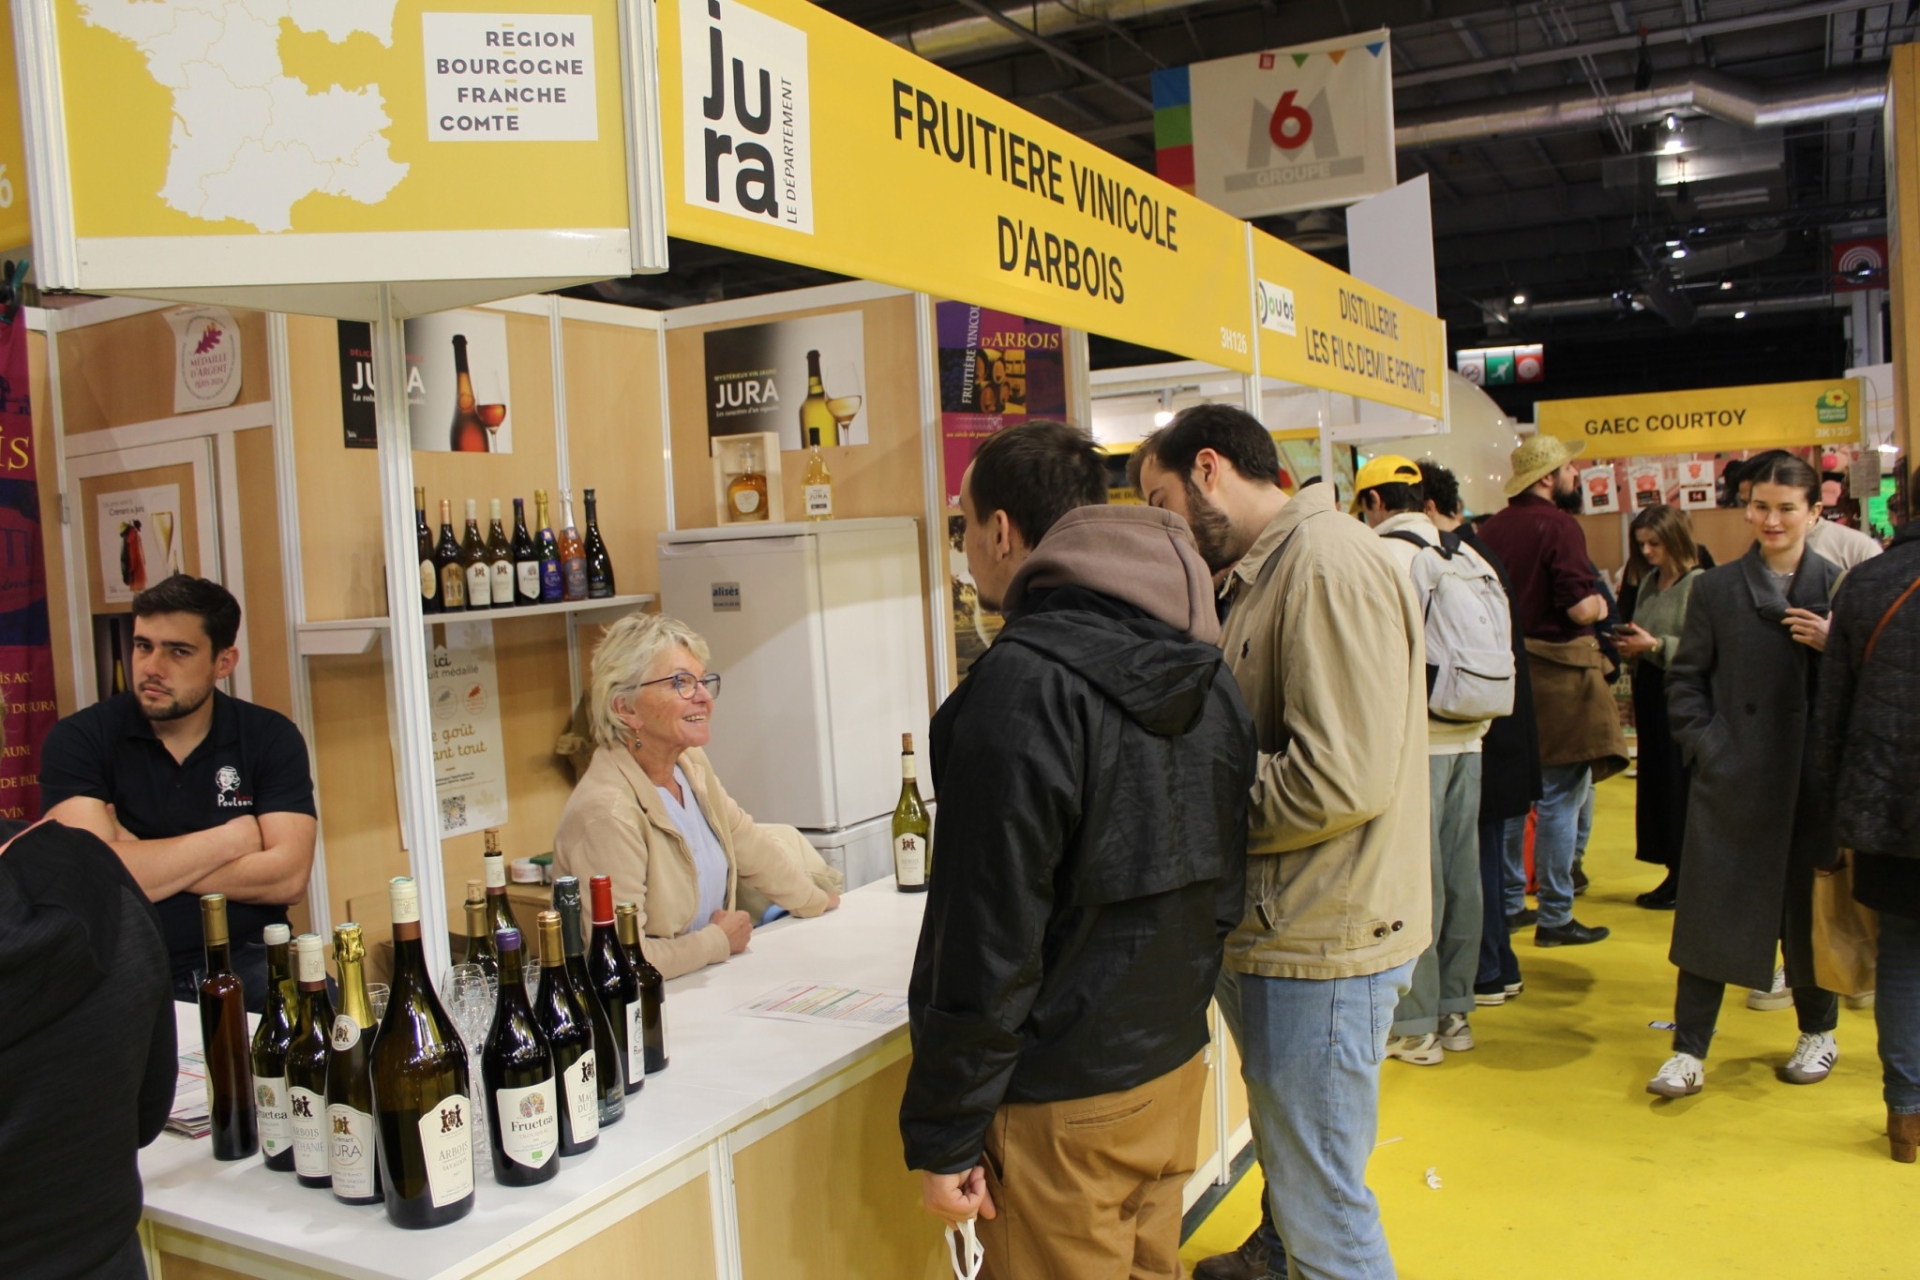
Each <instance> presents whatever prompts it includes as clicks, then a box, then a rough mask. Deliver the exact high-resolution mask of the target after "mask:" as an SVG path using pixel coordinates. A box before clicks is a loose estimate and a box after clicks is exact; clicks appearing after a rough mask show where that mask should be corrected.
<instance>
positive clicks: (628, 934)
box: [614, 902, 667, 1075]
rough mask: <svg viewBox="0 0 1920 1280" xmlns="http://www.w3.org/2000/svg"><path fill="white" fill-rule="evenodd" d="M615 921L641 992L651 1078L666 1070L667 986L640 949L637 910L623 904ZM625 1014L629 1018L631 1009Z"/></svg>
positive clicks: (645, 1050)
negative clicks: (654, 1074) (656, 1073)
mask: <svg viewBox="0 0 1920 1280" xmlns="http://www.w3.org/2000/svg"><path fill="white" fill-rule="evenodd" d="M614 918H615V919H616V920H617V921H618V922H619V929H620V945H621V946H622V947H624V948H625V949H626V952H627V961H628V963H630V964H631V965H632V966H633V976H634V979H635V981H636V982H637V984H638V985H639V988H640V1040H641V1048H642V1050H643V1053H644V1057H645V1071H646V1074H648V1075H652V1074H653V1073H654V1072H656V1071H664V1070H666V1066H667V983H666V980H665V979H664V978H663V977H661V974H660V971H659V970H658V969H656V968H654V967H653V961H651V960H649V959H647V953H646V951H645V950H644V949H643V948H642V947H641V946H640V908H639V906H637V905H636V904H634V903H631V902H623V903H621V904H620V905H619V906H617V907H615V908H614ZM627 1013H628V1016H629V1017H631V1016H632V1015H633V1011H632V1009H629V1010H628V1011H627Z"/></svg>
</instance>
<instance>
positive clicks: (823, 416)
mask: <svg viewBox="0 0 1920 1280" xmlns="http://www.w3.org/2000/svg"><path fill="white" fill-rule="evenodd" d="M815 431H818V432H819V433H820V442H821V443H822V444H827V445H838V444H839V443H840V423H839V421H838V420H837V419H835V418H834V416H833V410H831V409H829V408H827V389H826V386H825V385H824V384H823V383H822V382H821V381H820V353H819V352H818V351H809V352H807V398H806V399H805V400H802V401H801V402H800V439H801V441H802V442H805V441H807V440H809V439H811V438H812V435H813V433H814V432H815Z"/></svg>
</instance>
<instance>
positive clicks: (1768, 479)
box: [1647, 455, 1841, 1098]
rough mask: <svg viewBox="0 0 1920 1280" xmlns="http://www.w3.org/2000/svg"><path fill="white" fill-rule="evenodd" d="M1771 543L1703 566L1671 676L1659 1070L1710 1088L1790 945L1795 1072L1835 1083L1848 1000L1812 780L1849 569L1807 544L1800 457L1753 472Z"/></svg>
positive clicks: (1810, 517)
mask: <svg viewBox="0 0 1920 1280" xmlns="http://www.w3.org/2000/svg"><path fill="white" fill-rule="evenodd" d="M1753 481H1754V483H1753V489H1752V494H1751V497H1750V499H1749V501H1748V505H1747V522H1748V523H1749V524H1751V525H1753V526H1754V529H1755V531H1756V533H1758V535H1759V540H1758V541H1757V542H1756V543H1755V545H1754V546H1753V548H1752V549H1751V550H1750V551H1748V552H1747V554H1746V555H1745V556H1743V557H1741V558H1740V559H1739V560H1737V561H1735V562H1734V563H1732V564H1730V565H1725V566H1722V567H1721V568H1718V569H1714V570H1712V571H1711V572H1709V573H1706V574H1704V575H1702V576H1701V577H1700V578H1698V579H1697V580H1696V581H1695V583H1694V587H1693V598H1692V600H1691V601H1690V602H1689V606H1688V610H1687V620H1686V625H1685V627H1684V629H1683V631H1682V633H1681V639H1680V649H1679V652H1678V653H1677V654H1675V655H1674V659H1673V662H1672V664H1671V666H1670V667H1669V669H1668V673H1667V710H1668V715H1669V718H1670V720H1671V724H1672V729H1673V736H1674V739H1675V740H1676V741H1677V742H1679V744H1680V750H1681V752H1682V754H1683V755H1684V756H1685V757H1686V759H1687V762H1688V764H1689V765H1690V766H1691V767H1692V771H1693V786H1692V793H1691V796H1690V798H1689V803H1688V809H1687V829H1686V840H1685V844H1684V853H1683V856H1682V858H1681V861H1680V896H1679V906H1678V910H1677V912H1676V913H1675V918H1674V925H1673V948H1672V950H1671V951H1670V952H1669V957H1670V958H1671V959H1672V961H1673V963H1674V964H1675V965H1677V966H1678V967H1679V969H1680V977H1679V983H1678V990H1677V991H1676V994H1675V997H1674V1023H1675V1027H1676V1029H1675V1031H1674V1035H1673V1057H1671V1058H1670V1059H1668V1060H1667V1063H1666V1065H1665V1066H1663V1067H1661V1068H1660V1071H1659V1074H1657V1075H1655V1076H1654V1078H1653V1079H1652V1080H1651V1081H1649V1082H1648V1084H1647V1091H1648V1092H1649V1093H1654V1094H1659V1095H1661V1096H1663V1097H1671V1098H1677V1097H1684V1096H1686V1095H1688V1094H1694V1093H1698V1092H1700V1088H1701V1084H1702V1082H1703V1078H1704V1075H1705V1067H1704V1060H1705V1058H1706V1056H1707V1047H1708V1046H1709V1045H1710V1044H1711V1043H1712V1041H1713V1031H1714V1025H1715V1023H1716V1022H1717V1020H1718V1018H1719V1014H1720V1004H1721V999H1722V997H1723V995H1724V994H1725V989H1726V984H1727V983H1730V982H1731V983H1735V984H1737V985H1739V986H1744V987H1761V988H1764V987H1767V986H1770V985H1771V983H1772V978H1773V956H1774V945H1775V943H1776V942H1777V943H1779V944H1780V945H1781V949H1782V951H1783V953H1784V954H1785V956H1786V967H1787V983H1788V985H1789V986H1790V987H1792V988H1793V1004H1794V1009H1795V1010H1796V1012H1797V1013H1798V1014H1799V1022H1800V1040H1799V1043H1798V1044H1797V1045H1796V1046H1795V1048H1794V1051H1793V1055H1792V1057H1791V1058H1789V1059H1788V1061H1787V1064H1786V1066H1785V1067H1784V1068H1783V1069H1782V1071H1781V1075H1782V1077H1783V1078H1784V1079H1786V1080H1788V1081H1791V1082H1792V1083H1795V1084H1813V1083H1816V1082H1818V1081H1820V1080H1824V1079H1826V1077H1827V1075H1828V1073H1829V1072H1830V1071H1831V1070H1832V1069H1833V1063H1834V1060H1835V1059H1836V1058H1837V1057H1838V1056H1839V1049H1838V1047H1837V1046H1836V1045H1835V1043H1834V1038H1833V1030H1834V1027H1835V1026H1836V1025H1837V1023H1838V1020H1839V1000H1838V997H1836V996H1834V995H1833V994H1831V993H1830V992H1826V991H1822V990H1820V988H1819V987H1818V986H1816V985H1815V983H1814V977H1813V931H1812V903H1813V872H1814V868H1815V867H1816V866H1823V865H1825V864H1827V863H1829V862H1831V861H1832V854H1833V836H1832V827H1831V815H1830V811H1829V809H1828V805H1827V800H1826V796H1825V793H1824V791H1823V790H1822V788H1820V787H1819V786H1817V785H1815V784H1814V783H1813V781H1812V777H1811V775H1812V774H1813V772H1814V766H1815V754H1814V752H1813V750H1812V749H1811V743H1812V734H1813V723H1812V715H1811V708H1812V705H1813V699H1814V692H1815V679H1816V673H1817V671H1818V669H1819V665H1818V660H1819V651H1820V650H1821V649H1822V648H1823V647H1824V646H1825V644H1826V632H1827V615H1828V603H1827V602H1828V600H1829V598H1830V597H1831V596H1832V594H1833V589H1834V587H1835V586H1836V585H1837V584H1838V582H1839V579H1840V572H1841V571H1840V569H1839V568H1838V567H1837V566H1835V565H1834V564H1832V563H1831V562H1829V561H1827V560H1823V559H1821V558H1820V557H1819V556H1818V555H1815V554H1814V553H1813V552H1812V551H1809V550H1808V549H1807V546H1806V537H1807V528H1808V526H1809V525H1810V524H1811V523H1812V522H1813V521H1815V520H1817V519H1819V518H1820V476H1819V474H1818V473H1817V472H1815V471H1814V469H1813V468H1812V467H1810V466H1808V465H1807V464H1806V463H1804V462H1802V461H1801V460H1800V459H1798V458H1795V457H1792V456H1790V455H1789V456H1782V457H1779V458H1776V459H1771V460H1769V461H1768V462H1767V464H1766V465H1765V466H1763V467H1762V468H1761V469H1760V471H1759V473H1758V474H1756V475H1755V476H1754V477H1753Z"/></svg>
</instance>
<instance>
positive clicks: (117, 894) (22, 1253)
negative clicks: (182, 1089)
mask: <svg viewBox="0 0 1920 1280" xmlns="http://www.w3.org/2000/svg"><path fill="white" fill-rule="evenodd" d="M17 830H18V825H17V824H14V823H6V824H0V839H5V838H7V837H9V836H12V835H13V834H14V832H15V831H17ZM174 1053H175V1045H174V1029H173V1005H172V999H171V993H170V986H169V980H168V977H167V951H166V948H165V947H164V946H163V945H162V944H161V941H160V924H159V919H158V917H157V916H156V915H155V913H154V909H153V906H152V905H151V904H150V903H149V902H148V901H147V899H146V896H145V895H144V894H142V893H141V892H140V887H139V886H138V885H137V884H135V883H134V880H133V877H132V876H131V875H129V874H128V873H127V869H126V867H124V866H123V865H122V864H121V862H120V859H119V858H118V857H117V856H116V855H115V854H114V852H113V850H111V849H109V848H108V847H107V846H106V845H105V844H103V843H102V842H101V841H100V840H99V839H97V838H96V837H94V836H93V835H91V834H89V833H88V832H85V831H77V830H74V829H73V828H70V827H63V826H61V825H60V824H59V823H57V822H47V823H42V824H41V825H40V826H38V827H35V828H33V829H32V830H30V831H28V832H26V833H25V834H24V835H21V836H20V837H19V838H18V839H16V840H14V842H13V844H12V845H11V846H9V847H8V848H7V850H6V852H5V854H4V855H0V1098H4V1099H5V1102H4V1104H0V1205H4V1206H5V1210H4V1213H3V1214H0V1216H4V1218H5V1220H6V1221H7V1222H8V1223H9V1224H11V1226H12V1227H13V1228H15V1229H12V1230H7V1231H0V1275H4V1276H6V1277H8V1280H26V1278H27V1277H35V1278H38V1277H55V1276H59V1277H72V1278H76V1280H77V1278H78V1277H87V1278H88V1280H121V1278H122V1277H126V1278H127V1280H136V1278H141V1280H143V1278H144V1277H145V1275H146V1266H145V1263H144V1262H143V1260H142V1255H141V1251H140V1247H139V1239H138V1236H137V1232H138V1230H139V1226H140V1169H139V1165H138V1164H137V1163H136V1160H135V1153H136V1152H137V1151H138V1149H139V1148H141V1147H143V1146H145V1145H147V1144H148V1143H149V1142H152V1141H153V1140H154V1138H156V1137H157V1136H159V1133H160V1130H161V1128H162V1127H163V1126H164V1125H165V1124H166V1122H167V1113H168V1111H169V1110H171V1109H172V1107H173V1092H174V1077H175V1073H176V1071H177V1070H178V1064H177V1062H176V1060H175V1057H174Z"/></svg>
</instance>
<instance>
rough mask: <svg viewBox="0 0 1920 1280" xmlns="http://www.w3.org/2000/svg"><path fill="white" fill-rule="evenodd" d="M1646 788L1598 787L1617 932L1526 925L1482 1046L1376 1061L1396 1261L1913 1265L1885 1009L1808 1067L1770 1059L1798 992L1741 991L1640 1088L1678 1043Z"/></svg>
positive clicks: (1790, 1269)
mask: <svg viewBox="0 0 1920 1280" xmlns="http://www.w3.org/2000/svg"><path fill="white" fill-rule="evenodd" d="M1633 800H1634V792H1633V783H1632V782H1631V781H1630V780H1627V779H1624V778H1622V779H1616V780H1614V781H1610V782H1607V783H1605V784H1603V785H1602V786H1601V788H1600V795H1599V802H1598V809H1597V812H1596V814H1595V818H1594V832H1593V839H1592V842H1591V844H1590V846H1589V848H1588V852H1587V859H1586V868H1587V874H1588V875H1589V876H1591V877H1592V880H1593V884H1592V887H1591V888H1590V889H1589V890H1588V891H1587V893H1586V895H1585V896H1584V897H1582V898H1581V899H1580V900H1579V902H1578V905H1577V915H1578V916H1579V918H1580V920H1581V921H1582V922H1583V923H1586V924H1590V925H1608V926H1610V927H1611V928H1612V929H1613V937H1611V938H1610V939H1608V940H1607V941H1605V942H1602V943H1599V944H1597V945H1595V946H1590V947H1577V948H1563V949H1558V950H1546V951H1542V950H1538V949H1536V948H1535V947H1534V946H1533V944H1532V936H1533V935H1532V931H1531V930H1528V931H1526V932H1525V933H1522V934H1516V935H1515V938H1514V941H1515V944H1516V946H1515V950H1516V952H1517V953H1518V955H1519V957H1520V967H1521V970H1522V972H1523V974H1524V976H1525V979H1526V984H1527V989H1526V994H1524V995H1522V996H1521V997H1519V998H1518V999H1517V1000H1512V1001H1509V1002H1508V1003H1507V1004H1505V1005H1503V1006H1500V1007H1498V1008H1492V1009H1481V1010H1478V1011H1477V1012H1476V1013H1475V1014H1474V1015H1473V1029H1474V1035H1475V1038H1476V1039H1477V1040H1478V1042H1479V1046H1478V1048H1476V1049H1474V1050H1473V1051H1472V1052H1470V1053H1461V1054H1449V1055H1448V1056H1447V1060H1446V1062H1444V1063H1442V1064H1441V1065H1439V1066H1434V1067H1414V1066H1409V1065H1407V1064H1405V1063H1402V1062H1397V1061H1393V1060H1391V1059H1389V1060H1388V1061H1387V1063H1386V1064H1385V1066H1384V1067H1383V1068H1382V1082H1381V1105H1380V1112H1381V1114H1380V1139H1381V1145H1380V1146H1379V1147H1378V1148H1376V1150H1375V1152H1374V1157H1373V1163H1372V1166H1371V1168H1370V1173H1369V1182H1370V1183H1371V1185H1372V1187H1373V1189H1374V1192H1375V1194H1377V1195H1378V1196H1379V1197H1380V1204H1381V1211H1382V1213H1383V1214H1384V1216H1385V1219H1386V1225H1387V1238H1388V1240H1389V1241H1390V1242H1391V1244H1392V1247H1393V1255H1394V1259H1395V1261H1396V1263H1397V1264H1398V1266H1399V1270H1400V1274H1401V1275H1402V1276H1403V1277H1406V1278H1407V1280H1468V1278H1472V1280H1485V1278H1486V1277H1499V1276H1525V1277H1530V1278H1531V1277H1579V1280H1601V1278H1605V1277H1622V1278H1623V1280H1624V1278H1626V1277H1632V1278H1633V1280H1644V1278H1645V1277H1654V1276H1684V1277H1721V1276H1782V1275H1791V1274H1794V1273H1796V1272H1803V1271H1804V1272H1810V1273H1812V1274H1816V1275H1820V1276H1833V1277H1848V1278H1851V1277H1865V1276H1883V1275H1885V1276H1892V1275H1899V1276H1903V1277H1910V1276H1913V1275H1914V1274H1915V1272H1916V1267H1917V1264H1920V1166H1914V1165H1896V1164H1894V1163H1893V1162H1892V1161H1891V1160H1890V1159H1889V1158H1888V1155H1887V1139H1886V1136H1885V1135H1886V1108H1885V1106H1884V1105H1883V1104H1882V1102H1881V1100H1880V1061H1879V1058H1878V1056H1877V1055H1876V1054H1875V1052H1874V1027H1873V1014H1872V1012H1871V1011H1856V1010H1852V1009H1847V1008H1845V1007H1842V1009H1841V1013H1840V1027H1839V1031H1838V1032H1837V1035H1838V1038H1839V1043H1840V1061H1839V1063H1838V1065H1837V1066H1836V1067H1835V1068H1834V1071H1833V1074H1832V1076H1830V1077H1829V1078H1828V1079H1827V1080H1826V1081H1825V1082H1823V1083H1821V1084H1817V1085H1799V1086H1797V1085H1790V1084H1785V1083H1782V1082H1781V1081H1780V1080H1779V1079H1777V1078H1776V1076H1775V1074H1774V1072H1775V1069H1776V1068H1777V1067H1778V1066H1779V1065H1780V1064H1781V1063H1783V1062H1784V1061H1785V1060H1786V1057H1787V1055H1788V1053H1789V1052H1791V1050H1792V1048H1793V1043H1794V1039H1795V1036H1796V1035H1797V1030H1796V1027H1795V1023H1794V1016H1793V1011H1792V1010H1791V1009H1788V1010H1782V1011H1779V1012H1771V1013H1756V1012H1754V1011H1752V1010H1750V1009H1748V1008H1747V1007H1746V1005H1745V993H1744V992H1741V991H1731V992H1729V993H1728V998H1727V1005H1726V1009H1725V1011H1724V1012H1723V1014H1722V1016H1721V1020H1720V1030H1719V1034H1718V1036H1717V1037H1716V1038H1715V1040H1714V1044H1713V1055H1712V1057H1711V1058H1710V1059H1709V1060H1708V1062H1707V1078H1706V1088H1705V1090H1704V1091H1702V1092H1701V1093H1699V1094H1697V1095H1695V1096H1694V1097H1692V1098H1684V1099H1677V1100H1671V1101H1669V1100H1664V1099H1658V1098H1655V1097H1653V1096H1652V1095H1651V1094H1648V1093H1646V1092H1644V1089H1645V1085H1646V1082H1647V1080H1648V1078H1649V1077H1651V1076H1652V1075H1653V1073H1654V1072H1655V1071H1656V1070H1658V1069H1659V1066H1660V1064H1661V1063H1662V1062H1664V1061H1665V1060H1666V1058H1667V1055H1668V1053H1669V1048H1668V1041H1669V1033H1667V1032H1664V1031H1656V1030H1652V1029H1650V1028H1649V1027H1648V1025H1647V1024H1648V1023H1649V1022H1653V1021H1664V1020H1667V1019H1670V1018H1671V1017H1672V1016H1673V977H1674V971H1673V967H1672V966H1671V965H1670V964H1668V962H1667V942H1668V936H1669V933H1670V931H1671V929H1672V921H1673V916H1672V915H1671V914H1670V913H1664V912H1652V911H1645V910H1642V909H1640V908H1638V907H1636V906H1634V905H1633V895H1634V894H1636V893H1639V892H1642V891H1644V890H1646V889H1650V888H1652V887H1653V886H1654V884H1656V883H1657V882H1658V881H1659V879H1660V875H1661V872H1660V870H1659V869H1658V868H1656V867H1651V866H1648V865H1646V864H1644V863H1639V862H1635V861H1634V860H1633ZM1755 800H1756V802H1761V800H1762V798H1761V797H1755ZM1429 1169H1431V1170H1433V1171H1434V1172H1435V1174H1436V1175H1437V1177H1438V1179H1439V1181H1440V1186H1439V1187H1438V1189H1435V1188H1432V1187H1430V1186H1429V1185H1428V1180H1427V1176H1426V1175H1427V1171H1428V1170H1429ZM1261 1190H1262V1188H1261V1183H1260V1178H1259V1175H1258V1173H1257V1171H1256V1172H1249V1173H1248V1175H1247V1176H1246V1177H1245V1178H1243V1179H1241V1181H1240V1185H1238V1186H1236V1187H1235V1188H1234V1189H1233V1191H1232V1192H1231V1193H1230V1194H1229V1195H1228V1196H1227V1197H1226V1199H1224V1200H1223V1201H1222V1202H1221V1204H1220V1206H1219V1207H1218V1208H1217V1209H1216V1210H1215V1211H1214V1212H1213V1214H1212V1215H1211V1216H1210V1217H1209V1218H1208V1219H1207V1221H1206V1222H1205V1223H1204V1224H1203V1225H1202V1226H1201V1227H1200V1229H1199V1230H1198V1231H1196V1232H1195V1233H1194V1235H1193V1237H1192V1238H1191V1239H1190V1240H1189V1241H1188V1242H1187V1247H1186V1248H1185V1249H1184V1250H1183V1251H1182V1257H1183V1258H1185V1259H1186V1261H1187V1263H1188V1265H1192V1263H1194V1262H1196V1261H1198V1260H1199V1259H1201V1258H1203V1257H1206V1256H1207V1255H1208V1254H1211V1253H1217V1252H1220V1251H1222V1250H1224V1249H1229V1248H1232V1247H1233V1246H1235V1245H1237V1244H1238V1243H1239V1242H1240V1241H1241V1240H1242V1239H1243V1238H1244V1237H1245V1236H1246V1234H1247V1232H1248V1231H1250V1230H1252V1228H1253V1226H1254V1224H1255V1223H1256V1222H1257V1221H1258V1219H1259V1215H1260V1202H1259V1196H1260V1194H1261Z"/></svg>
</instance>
